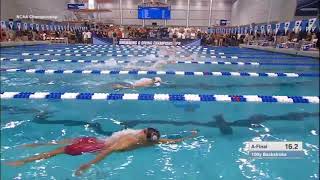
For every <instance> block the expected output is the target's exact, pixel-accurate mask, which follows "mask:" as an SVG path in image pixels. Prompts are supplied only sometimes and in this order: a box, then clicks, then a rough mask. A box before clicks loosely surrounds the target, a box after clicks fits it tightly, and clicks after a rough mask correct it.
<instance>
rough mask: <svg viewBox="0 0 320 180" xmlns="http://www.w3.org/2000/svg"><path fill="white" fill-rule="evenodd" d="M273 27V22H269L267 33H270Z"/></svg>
mask: <svg viewBox="0 0 320 180" xmlns="http://www.w3.org/2000/svg"><path fill="white" fill-rule="evenodd" d="M271 28H272V27H271V24H268V26H267V33H268V34H270V32H271Z"/></svg>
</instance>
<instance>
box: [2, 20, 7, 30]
mask: <svg viewBox="0 0 320 180" xmlns="http://www.w3.org/2000/svg"><path fill="white" fill-rule="evenodd" d="M1 28H2V29H6V28H7V25H6V22H5V21H1Z"/></svg>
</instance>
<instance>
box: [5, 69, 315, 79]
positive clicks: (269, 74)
mask: <svg viewBox="0 0 320 180" xmlns="http://www.w3.org/2000/svg"><path fill="white" fill-rule="evenodd" d="M1 71H2V72H25V73H32V74H96V75H102V74H104V75H124V74H131V75H178V76H238V77H248V76H251V77H289V78H298V77H313V78H314V77H319V73H290V72H286V73H282V72H276V73H275V72H199V71H194V72H192V71H136V70H131V71H119V70H66V69H58V70H54V69H5V68H1Z"/></svg>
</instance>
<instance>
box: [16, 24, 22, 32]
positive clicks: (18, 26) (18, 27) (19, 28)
mask: <svg viewBox="0 0 320 180" xmlns="http://www.w3.org/2000/svg"><path fill="white" fill-rule="evenodd" d="M17 29H18V30H19V31H20V30H21V23H20V22H17Z"/></svg>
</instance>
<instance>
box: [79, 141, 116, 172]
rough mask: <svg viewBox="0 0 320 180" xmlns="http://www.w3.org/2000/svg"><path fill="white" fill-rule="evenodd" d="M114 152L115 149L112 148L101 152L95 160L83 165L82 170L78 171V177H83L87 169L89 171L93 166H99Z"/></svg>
mask: <svg viewBox="0 0 320 180" xmlns="http://www.w3.org/2000/svg"><path fill="white" fill-rule="evenodd" d="M113 151H114V149H113V148H112V147H110V148H107V149H105V150H103V151H101V152H100V153H99V154H98V155H97V156H96V158H95V159H94V160H92V161H90V162H88V163H86V164H83V165H81V166H80V168H79V169H78V170H77V171H76V175H77V176H79V175H81V173H82V172H84V171H86V170H87V169H89V168H90V167H91V166H92V165H93V164H97V163H99V162H100V161H101V160H103V159H104V158H105V157H106V156H108V155H109V154H111V153H112V152H113Z"/></svg>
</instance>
